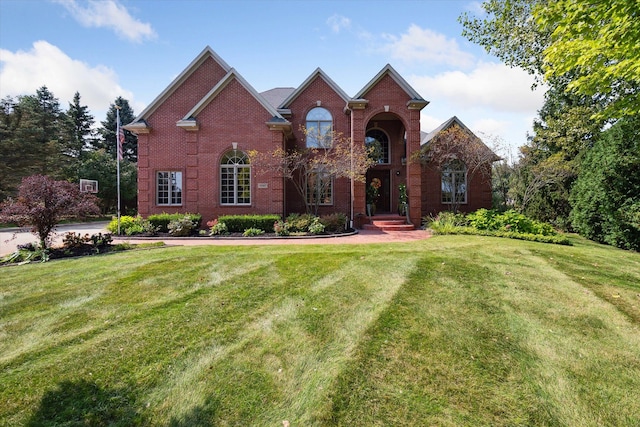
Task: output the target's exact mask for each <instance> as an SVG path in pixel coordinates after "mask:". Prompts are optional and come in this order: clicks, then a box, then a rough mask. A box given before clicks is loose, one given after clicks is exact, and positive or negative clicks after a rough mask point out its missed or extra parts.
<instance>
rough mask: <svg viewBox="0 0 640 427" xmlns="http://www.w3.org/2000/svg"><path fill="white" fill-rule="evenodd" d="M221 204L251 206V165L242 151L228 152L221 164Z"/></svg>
mask: <svg viewBox="0 0 640 427" xmlns="http://www.w3.org/2000/svg"><path fill="white" fill-rule="evenodd" d="M220 204H222V205H250V204H251V165H250V164H249V157H248V156H247V155H246V154H245V153H244V152H242V151H238V150H231V151H227V152H226V153H225V154H224V156H222V161H221V162H220Z"/></svg>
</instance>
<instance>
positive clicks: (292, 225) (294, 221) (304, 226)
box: [287, 213, 316, 233]
mask: <svg viewBox="0 0 640 427" xmlns="http://www.w3.org/2000/svg"><path fill="white" fill-rule="evenodd" d="M314 218H316V217H315V216H314V215H311V214H297V213H293V214H290V215H289V216H288V217H287V224H289V229H290V230H291V232H292V233H306V232H307V231H309V226H310V225H311V223H312V222H313V220H314Z"/></svg>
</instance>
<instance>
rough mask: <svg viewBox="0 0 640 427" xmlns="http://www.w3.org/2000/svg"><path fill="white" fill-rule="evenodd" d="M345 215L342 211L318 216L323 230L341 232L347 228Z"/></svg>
mask: <svg viewBox="0 0 640 427" xmlns="http://www.w3.org/2000/svg"><path fill="white" fill-rule="evenodd" d="M347 220H348V219H347V216H346V215H345V214H343V213H333V214H330V215H323V216H322V217H320V222H321V223H322V225H324V230H325V231H327V232H329V233H341V232H343V231H345V230H346V229H347Z"/></svg>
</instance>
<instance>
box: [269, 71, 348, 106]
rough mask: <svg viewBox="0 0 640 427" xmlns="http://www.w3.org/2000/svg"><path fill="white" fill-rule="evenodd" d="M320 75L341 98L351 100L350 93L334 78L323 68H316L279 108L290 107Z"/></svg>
mask: <svg viewBox="0 0 640 427" xmlns="http://www.w3.org/2000/svg"><path fill="white" fill-rule="evenodd" d="M318 77H319V78H321V79H322V80H324V81H325V82H326V83H327V84H328V85H329V86H330V87H331V89H333V90H334V91H335V92H336V93H337V94H338V95H339V96H340V98H342V99H343V100H344V102H345V104H346V103H347V101H349V95H347V94H346V92H345V91H343V90H342V88H341V87H340V86H338V85H337V84H336V83H335V82H334V81H333V80H331V78H330V77H329V76H328V75H327V74H326V73H325V72H324V71H322V69H321V68H316V70H315V71H314V72H313V73H311V75H310V76H309V77H307V79H306V80H305V81H304V82H302V84H301V85H300V86H298V88H297V89H296V90H294V91H293V92H292V93H291V94H290V95H289V96H288V97H287V98H286V99H285V100H284V101H282V103H281V104H280V106H279V109H280V110H286V109H287V108H289V106H290V105H291V103H292V102H293V101H294V100H295V99H296V98H297V97H298V96H299V95H300V94H301V93H302V92H303V91H304V90H305V89H306V88H307V87H309V85H310V84H311V83H312V82H313V81H314V80H315V79H317V78H318Z"/></svg>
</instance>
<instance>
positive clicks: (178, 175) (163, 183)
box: [156, 171, 182, 206]
mask: <svg viewBox="0 0 640 427" xmlns="http://www.w3.org/2000/svg"><path fill="white" fill-rule="evenodd" d="M156 181H157V189H158V192H157V203H158V204H159V205H167V206H172V205H181V204H182V172H176V171H162V172H158V174H157V177H156Z"/></svg>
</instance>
